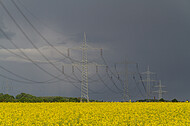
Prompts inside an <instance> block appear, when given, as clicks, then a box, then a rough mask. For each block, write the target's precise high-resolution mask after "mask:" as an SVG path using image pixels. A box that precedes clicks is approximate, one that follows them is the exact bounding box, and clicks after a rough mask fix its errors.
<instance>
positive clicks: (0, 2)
mask: <svg viewBox="0 0 190 126" xmlns="http://www.w3.org/2000/svg"><path fill="white" fill-rule="evenodd" d="M0 4H1V6H2V7H3V8H4V10H5V11H6V12H7V14H8V15H9V17H10V18H11V19H12V20H13V22H14V23H15V24H16V26H17V27H18V28H19V30H20V31H21V32H22V33H23V35H24V36H25V37H26V39H27V40H28V41H29V42H30V43H31V44H32V46H33V47H34V48H35V49H36V50H37V51H38V52H39V53H40V54H41V55H42V56H43V58H44V59H46V60H47V61H48V62H49V63H50V64H51V65H52V66H54V67H55V68H56V69H57V70H58V71H60V69H59V68H57V67H56V66H55V65H54V64H53V63H52V62H51V61H50V60H49V59H48V58H47V57H46V56H45V55H44V54H43V53H42V52H41V51H40V50H39V49H38V48H37V47H36V45H35V44H34V43H33V41H32V40H31V39H30V38H29V37H28V35H27V34H26V33H25V32H24V30H23V29H22V28H21V27H20V25H19V24H18V23H17V22H16V20H15V19H14V17H13V16H12V15H11V14H10V12H9V11H8V9H7V8H6V7H5V5H4V4H3V2H2V1H0ZM25 56H26V55H25ZM27 58H28V59H30V58H29V57H27ZM30 61H32V60H31V59H30ZM33 63H34V64H36V63H35V62H33ZM36 66H38V68H40V69H41V70H42V69H43V68H41V67H39V65H37V64H36ZM43 71H44V72H46V73H47V74H49V75H50V76H53V77H55V78H57V77H56V76H54V75H53V74H51V73H49V72H47V71H46V70H45V69H43ZM60 72H61V71H60ZM65 76H66V78H68V76H67V75H65ZM69 77H70V76H69ZM58 79H60V78H58ZM72 79H74V78H72ZM61 80H63V79H61ZM68 81H69V79H68Z"/></svg>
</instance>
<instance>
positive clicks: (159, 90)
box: [154, 80, 167, 99]
mask: <svg viewBox="0 0 190 126" xmlns="http://www.w3.org/2000/svg"><path fill="white" fill-rule="evenodd" d="M155 87H158V88H159V89H158V91H154V92H156V93H158V99H161V98H163V97H162V94H163V93H166V92H167V91H163V90H162V88H163V87H165V86H162V83H161V80H160V81H159V85H158V86H155Z"/></svg>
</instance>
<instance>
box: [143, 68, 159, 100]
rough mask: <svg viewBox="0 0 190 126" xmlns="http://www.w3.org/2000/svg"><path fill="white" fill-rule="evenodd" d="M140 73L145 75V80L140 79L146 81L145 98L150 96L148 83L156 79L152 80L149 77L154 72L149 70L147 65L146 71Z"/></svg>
mask: <svg viewBox="0 0 190 126" xmlns="http://www.w3.org/2000/svg"><path fill="white" fill-rule="evenodd" d="M141 74H144V75H146V80H142V81H143V82H146V93H147V94H146V97H147V99H149V98H150V93H151V89H150V84H151V82H155V81H156V80H152V79H151V75H153V74H156V73H153V72H150V68H149V66H148V67H147V71H146V72H143V73H141Z"/></svg>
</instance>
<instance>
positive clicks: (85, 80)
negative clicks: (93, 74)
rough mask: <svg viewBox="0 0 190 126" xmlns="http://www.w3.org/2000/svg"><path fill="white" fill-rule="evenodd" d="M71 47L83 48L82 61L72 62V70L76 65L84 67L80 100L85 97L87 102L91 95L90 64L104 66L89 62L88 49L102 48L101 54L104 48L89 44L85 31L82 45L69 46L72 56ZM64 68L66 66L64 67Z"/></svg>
mask: <svg viewBox="0 0 190 126" xmlns="http://www.w3.org/2000/svg"><path fill="white" fill-rule="evenodd" d="M70 49H77V50H82V62H76V63H72V69H73V70H72V71H73V72H74V67H73V66H76V67H77V66H81V68H82V71H81V72H82V75H81V99H80V101H81V102H83V99H86V100H87V102H89V96H88V66H89V65H95V66H102V65H98V64H97V63H88V56H87V50H89V49H95V50H100V51H101V55H102V48H92V47H90V46H89V45H87V42H86V33H85V32H84V40H83V44H82V46H81V47H76V48H69V49H68V56H70V51H69V50H70ZM63 70H64V67H63Z"/></svg>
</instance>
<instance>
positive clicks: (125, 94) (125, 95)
mask: <svg viewBox="0 0 190 126" xmlns="http://www.w3.org/2000/svg"><path fill="white" fill-rule="evenodd" d="M117 64H124V65H125V68H124V71H123V72H118V73H117V74H118V75H119V74H123V75H124V76H125V80H124V83H123V88H124V90H123V100H124V102H126V101H128V102H129V101H130V97H129V83H128V79H129V78H128V76H129V74H136V72H129V71H128V65H129V64H137V63H133V62H128V61H127V59H125V61H123V62H119V63H116V64H115V69H116V70H117V68H116V66H117Z"/></svg>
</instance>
